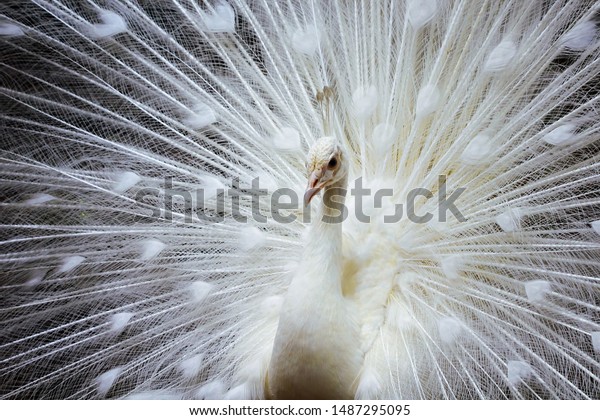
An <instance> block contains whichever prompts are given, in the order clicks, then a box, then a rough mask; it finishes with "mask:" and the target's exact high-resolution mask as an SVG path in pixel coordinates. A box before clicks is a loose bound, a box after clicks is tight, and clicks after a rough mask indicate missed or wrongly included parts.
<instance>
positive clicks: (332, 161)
mask: <svg viewBox="0 0 600 420" xmlns="http://www.w3.org/2000/svg"><path fill="white" fill-rule="evenodd" d="M337 163H338V161H337V159H336V158H331V159H330V160H329V163H328V164H327V166H328V167H329V168H330V169H333V168H335V167H336V166H337Z"/></svg>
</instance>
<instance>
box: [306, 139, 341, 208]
mask: <svg viewBox="0 0 600 420" xmlns="http://www.w3.org/2000/svg"><path fill="white" fill-rule="evenodd" d="M306 168H307V169H308V187H307V188H306V192H305V193H304V205H305V206H308V204H309V203H310V201H311V200H312V198H313V197H314V196H315V195H317V193H318V192H319V191H321V190H322V189H323V188H325V187H327V186H329V185H332V184H335V183H337V182H338V181H340V180H342V179H344V178H345V177H346V176H347V172H348V169H347V165H346V163H345V161H344V154H343V151H342V146H341V144H340V143H339V142H338V141H337V140H336V139H335V138H333V137H321V138H320V139H318V140H317V141H316V142H315V144H313V145H312V147H311V148H310V150H309V151H308V161H307V163H306Z"/></svg>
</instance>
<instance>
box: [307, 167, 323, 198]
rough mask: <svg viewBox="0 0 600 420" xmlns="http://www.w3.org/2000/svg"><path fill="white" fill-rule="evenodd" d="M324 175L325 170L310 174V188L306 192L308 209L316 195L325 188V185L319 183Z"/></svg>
mask: <svg viewBox="0 0 600 420" xmlns="http://www.w3.org/2000/svg"><path fill="white" fill-rule="evenodd" d="M322 174H323V170H322V169H320V170H316V171H313V172H312V173H311V174H310V177H309V178H308V187H307V188H306V191H305V192H304V207H307V206H308V205H309V204H310V201H311V200H312V199H313V197H314V196H315V195H317V193H318V192H319V191H321V189H322V188H323V184H322V183H319V180H320V179H321V176H322Z"/></svg>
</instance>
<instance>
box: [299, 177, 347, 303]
mask: <svg viewBox="0 0 600 420" xmlns="http://www.w3.org/2000/svg"><path fill="white" fill-rule="evenodd" d="M345 188H346V180H345V179H343V180H340V181H338V182H337V183H334V184H332V185H330V186H328V187H326V188H324V189H323V199H322V200H321V202H320V203H319V204H318V207H317V211H316V214H315V218H314V219H313V221H312V224H311V227H310V230H309V233H308V238H307V243H306V246H305V248H304V254H303V258H302V262H303V264H305V265H304V266H303V267H301V270H303V271H304V272H306V273H311V274H313V275H311V276H308V278H310V279H312V280H314V281H315V285H314V286H315V288H317V290H318V291H319V294H321V293H323V292H324V290H328V289H329V290H328V292H332V293H335V295H339V296H341V294H342V285H341V283H342V282H341V274H342V215H343V214H344V213H343V212H344V209H345V205H344V202H345ZM306 286H308V285H306V284H304V286H303V287H304V288H305V290H306ZM309 290H310V288H309Z"/></svg>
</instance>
